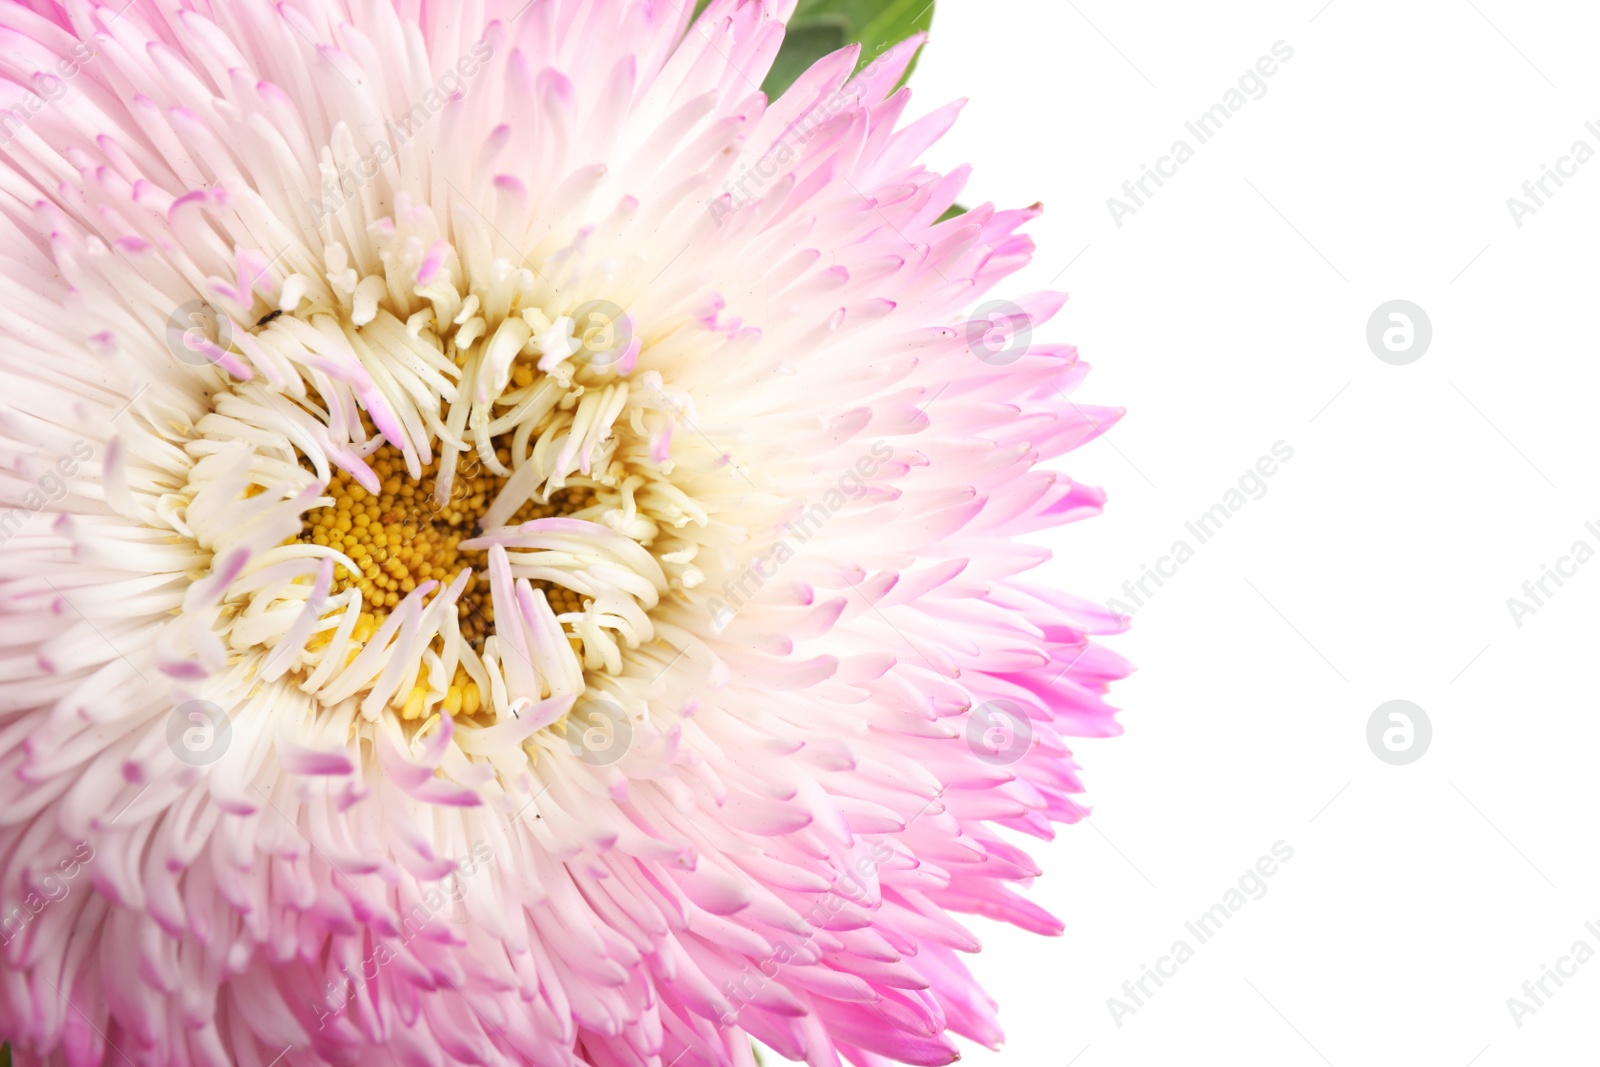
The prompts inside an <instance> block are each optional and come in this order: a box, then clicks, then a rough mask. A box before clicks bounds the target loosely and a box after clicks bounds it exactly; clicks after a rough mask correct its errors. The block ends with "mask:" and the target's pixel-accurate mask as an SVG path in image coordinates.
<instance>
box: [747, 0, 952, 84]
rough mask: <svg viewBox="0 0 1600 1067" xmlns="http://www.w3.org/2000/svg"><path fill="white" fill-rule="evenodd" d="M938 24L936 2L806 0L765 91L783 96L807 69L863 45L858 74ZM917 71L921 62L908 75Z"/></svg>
mask: <svg viewBox="0 0 1600 1067" xmlns="http://www.w3.org/2000/svg"><path fill="white" fill-rule="evenodd" d="M932 25H933V0H800V5H799V7H797V8H796V9H795V12H794V18H792V19H790V20H789V33H788V36H787V37H785V38H784V42H783V48H782V50H780V51H779V52H778V58H777V60H776V61H775V62H774V63H773V64H772V71H771V72H770V73H769V74H768V75H767V80H766V81H765V82H763V83H762V85H761V88H762V90H763V91H765V92H766V94H767V96H768V97H774V98H775V97H777V96H778V94H780V93H782V92H783V91H784V90H785V89H787V88H789V86H790V85H792V84H793V83H794V80H795V79H796V78H798V77H799V76H800V75H801V74H803V73H805V71H806V69H807V68H808V67H810V66H811V64H813V63H815V62H816V61H817V60H819V59H821V58H822V57H823V56H825V55H827V54H828V53H830V52H836V51H838V50H839V49H841V48H843V47H844V46H845V45H847V44H860V45H861V61H860V62H859V63H858V64H857V69H858V70H859V69H860V68H861V67H864V66H866V65H867V64H868V63H871V62H872V61H873V60H874V59H876V58H877V57H878V56H880V55H882V54H883V53H884V52H886V51H887V50H888V49H889V48H891V47H892V46H894V45H897V44H899V43H900V42H901V41H903V40H905V39H906V38H907V37H910V36H911V35H912V34H914V33H916V32H918V31H923V32H926V31H927V30H928V28H929V27H931V26H932ZM915 66H916V59H915V57H913V58H912V61H911V66H910V67H907V68H906V76H907V77H910V75H911V70H912V68H914V67H915Z"/></svg>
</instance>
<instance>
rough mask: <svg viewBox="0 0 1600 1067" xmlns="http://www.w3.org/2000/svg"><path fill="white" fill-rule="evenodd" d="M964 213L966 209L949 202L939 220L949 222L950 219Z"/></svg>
mask: <svg viewBox="0 0 1600 1067" xmlns="http://www.w3.org/2000/svg"><path fill="white" fill-rule="evenodd" d="M966 213H967V209H966V208H964V207H962V206H961V205H960V204H951V205H950V206H949V207H947V208H945V209H944V214H943V215H940V216H939V221H940V222H949V221H950V220H951V219H954V218H959V217H960V216H962V215H965V214H966Z"/></svg>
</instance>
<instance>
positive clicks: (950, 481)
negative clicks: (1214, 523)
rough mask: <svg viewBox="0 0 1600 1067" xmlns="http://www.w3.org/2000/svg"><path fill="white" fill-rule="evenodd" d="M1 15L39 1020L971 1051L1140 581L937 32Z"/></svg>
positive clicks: (551, 17)
mask: <svg viewBox="0 0 1600 1067" xmlns="http://www.w3.org/2000/svg"><path fill="white" fill-rule="evenodd" d="M685 6H687V5H684V6H680V5H676V4H674V3H672V2H670V0H668V2H663V0H581V2H580V0H533V2H532V3H526V0H515V2H513V3H501V2H498V0H486V2H484V3H473V4H462V5H453V4H442V5H432V4H429V5H423V4H417V3H410V2H406V3H392V4H391V3H389V2H386V0H375V2H373V3H365V4H356V3H348V2H336V0H286V2H284V3H281V4H277V5H270V4H263V3H244V2H235V0H218V2H214V3H205V2H193V3H191V2H187V0H186V2H183V3H178V2H156V0H132V2H131V3H128V4H127V6H126V7H102V6H97V5H95V4H93V3H90V2H78V0H64V2H56V0H33V2H29V3H20V2H16V0H5V2H4V3H0V26H3V28H4V29H3V34H4V47H3V48H0V68H3V72H4V76H3V83H4V92H5V94H6V95H5V98H4V100H0V104H4V105H5V106H6V107H7V108H9V110H8V111H6V112H5V113H4V114H3V115H0V129H3V134H4V144H3V146H0V197H3V200H0V256H3V257H4V259H3V270H0V337H3V341H0V375H3V379H0V380H3V385H4V389H3V394H0V404H3V409H0V450H3V452H4V455H5V460H6V466H7V468H8V469H7V471H6V473H5V475H4V477H3V480H0V500H3V507H0V537H3V538H4V551H3V553H0V629H3V631H4V641H3V645H0V928H3V929H0V941H3V943H4V944H3V949H0V959H3V967H0V1035H4V1036H5V1037H7V1038H9V1039H10V1040H11V1042H12V1045H13V1048H14V1049H15V1051H16V1052H17V1054H18V1056H19V1058H20V1060H22V1061H23V1062H37V1063H60V1064H71V1065H74V1067H76V1065H89V1064H101V1063H108V1064H109V1063H113V1062H123V1061H126V1062H129V1063H134V1064H162V1065H168V1064H170V1065H189V1064H238V1065H241V1067H260V1065H267V1064H272V1063H282V1064H284V1065H286V1067H293V1065H313V1064H353V1063H363V1064H380V1063H404V1064H430V1065H431V1064H444V1063H457V1062H459V1063H473V1064H531V1065H538V1067H568V1065H577V1064H589V1065H596V1067H621V1065H651V1067H663V1065H667V1064H676V1065H679V1067H707V1065H741V1067H748V1065H749V1064H751V1063H752V1062H753V1058H752V1051H751V1039H752V1038H755V1039H758V1040H759V1041H760V1042H762V1043H764V1044H766V1045H768V1046H770V1047H771V1048H773V1049H775V1050H777V1051H778V1052H780V1053H782V1054H783V1055H785V1056H789V1057H791V1058H794V1059H801V1060H805V1061H806V1062H808V1063H810V1064H813V1065H827V1064H838V1063H841V1062H849V1063H852V1064H857V1065H861V1067H872V1065H884V1064H889V1063H895V1062H899V1063H908V1064H943V1063H948V1062H950V1061H951V1060H953V1059H955V1058H956V1047H955V1045H954V1043H953V1040H952V1035H964V1036H965V1037H968V1038H970V1039H972V1040H975V1041H978V1042H983V1043H986V1044H991V1045H992V1044H995V1043H997V1042H998V1041H999V1040H1000V1030H999V1028H998V1026H997V1023H996V1020H995V1012H994V1007H993V1005H992V1004H991V1003H990V1001H989V1000H988V999H987V998H986V997H985V996H984V994H983V993H982V992H981V990H980V989H979V988H978V987H977V985H976V984H975V982H974V980H973V979H972V978H971V977H970V975H969V974H968V971H967V970H966V968H965V966H964V965H963V963H962V962H961V959H960V955H959V954H960V953H964V952H970V951H974V950H976V949H977V947H978V945H977V941H976V940H975V939H974V938H973V936H972V935H971V934H970V933H969V932H968V931H967V930H966V929H965V928H964V927H963V926H962V925H961V922H960V920H959V918H958V916H959V915H961V914H963V913H965V914H974V915H982V916H987V917H990V918H995V919H1000V920H1004V921H1007V922H1010V923H1014V924H1016V925H1018V926H1021V927H1023V928H1025V929H1028V930H1033V931H1037V932H1040V933H1053V932H1058V931H1059V929H1060V926H1059V924H1058V923H1057V921H1056V920H1055V919H1053V918H1051V917H1050V916H1048V915H1047V914H1045V913H1044V912H1043V911H1042V910H1041V909H1040V908H1038V907H1037V906H1036V905H1034V904H1032V903H1030V902H1029V901H1028V900H1027V899H1026V898H1025V897H1024V896H1022V895H1021V894H1019V893H1018V892H1017V890H1016V886H1017V885H1018V884H1025V883H1027V882H1028V881H1029V880H1030V879H1031V878H1032V877H1033V876H1034V875H1035V874H1037V873H1038V869H1037V868H1036V866H1035V865H1034V863H1033V862H1032V861H1031V860H1030V859H1029V857H1028V855H1027V853H1026V852H1025V851H1024V850H1023V849H1022V848H1020V847H1019V846H1018V845H1017V844H1016V843H1015V842H1014V838H1013V837H1011V836H1005V835H1003V834H1002V831H1003V830H1014V831H1020V832H1022V833H1024V834H1031V835H1034V836H1037V837H1048V836H1049V835H1050V834H1051V826H1052V824H1053V823H1059V822H1072V821H1075V820H1076V819H1078V818H1080V817H1081V815H1082V814H1083V809H1082V808H1081V807H1080V806H1079V805H1078V804H1077V802H1076V801H1075V800H1074V799H1073V796H1074V794H1076V793H1078V792H1079V791H1080V785H1079V782H1078V778H1077V774H1076V767H1075V765H1074V763H1073V762H1072V760H1071V756H1070V753H1069V752H1068V751H1067V748H1066V746H1065V744H1064V741H1063V738H1064V737H1065V736H1067V735H1087V736H1102V735H1108V734H1111V733H1115V732H1116V729H1117V728H1116V725H1115V723H1114V722H1113V720H1112V712H1111V709H1110V708H1109V707H1108V706H1107V705H1106V704H1105V703H1104V699H1103V697H1104V693H1105V690H1106V687H1107V685H1108V684H1109V683H1110V681H1112V680H1113V679H1115V678H1117V677H1120V676H1121V675H1122V674H1124V673H1125V665H1124V664H1123V663H1122V661H1121V660H1120V659H1118V658H1117V657H1116V656H1115V655H1113V654H1111V653H1109V652H1107V651H1105V650H1103V649H1101V648H1100V647H1099V646H1097V645H1096V644H1094V643H1092V642H1091V636H1093V635H1097V634H1102V633H1108V632H1112V631H1115V630H1116V629H1118V628H1119V626H1120V620H1119V619H1117V618H1115V617H1112V616H1110V615H1108V614H1107V613H1106V612H1105V611H1104V610H1103V609H1099V608H1097V607H1095V606H1094V605H1092V604H1090V603H1088V602H1086V601H1083V600H1079V599H1077V598H1074V597H1071V596H1068V595H1065V594H1063V593H1059V592H1055V591H1051V590H1049V589H1045V588H1041V587H1039V586H1038V585H1036V584H1032V583H1030V582H1029V581H1028V580H1027V578H1026V577H1025V575H1026V572H1028V571H1029V570H1030V569H1031V568H1033V567H1035V566H1036V565H1037V564H1039V563H1040V562H1041V561H1043V560H1044V559H1045V558H1047V556H1048V552H1047V551H1046V550H1045V549H1043V548H1040V547H1038V546H1037V545H1035V544H1033V543H1030V542H1027V541H1023V540H1019V537H1020V536H1021V535H1023V534H1027V533H1029V532H1032V531H1038V530H1043V529H1048V528H1051V527H1055V526H1058V525H1060V524H1063V523H1066V522H1070V521H1072V520H1075V519H1078V518H1081V517H1084V516H1088V515H1091V514H1093V513H1095V512H1096V511H1098V509H1099V507H1100V505H1101V502H1102V495H1101V493H1100V492H1099V491H1097V490H1095V489H1093V488H1090V487H1087V486H1082V485H1079V484H1076V483H1074V482H1072V481H1071V480H1069V479H1068V478H1067V477H1066V476H1065V475H1064V474H1061V473H1059V472H1057V471H1055V470H1053V469H1049V468H1046V467H1044V466H1041V464H1043V463H1045V462H1046V461H1049V460H1051V459H1053V458H1055V457H1058V456H1060V455H1061V454H1063V453H1065V452H1067V451H1069V450H1071V449H1073V448H1075V447H1077V446H1079V445H1081V444H1083V443H1084V442H1086V441H1088V440H1090V439H1091V438H1093V437H1094V436H1095V435H1096V434H1098V433H1099V432H1101V431H1102V430H1104V429H1105V428H1106V427H1107V426H1108V425H1109V424H1110V423H1111V422H1112V421H1113V420H1114V418H1115V416H1116V414H1117V412H1115V411H1110V410H1105V409H1098V408H1091V407H1087V406H1079V405H1076V404H1073V403H1071V402H1069V401H1068V400H1067V399H1066V397H1067V394H1068V393H1069V392H1071V390H1072V389H1073V388H1074V387H1075V386H1076V385H1077V383H1078V382H1079V381H1080V380H1081V378H1082V377H1083V374H1084V372H1085V370H1086V368H1085V366H1084V365H1083V364H1081V363H1079V362H1078V361H1077V358H1076V353H1075V352H1074V351H1073V350H1072V349H1071V348H1069V347H1066V346H1057V345H1048V344H1044V343H1041V342H1040V341H1038V340H1037V339H1036V337H1034V336H1033V335H1035V334H1036V332H1037V330H1038V329H1039V327H1040V326H1042V325H1043V324H1044V323H1046V322H1047V321H1048V320H1049V319H1050V318H1051V316H1052V315H1053V314H1054V313H1055V312H1056V311H1057V309H1058V308H1059V306H1060V303H1061V298H1060V297H1058V296H1055V295H1052V294H1036V295H1033V296H1027V297H1018V298H1016V302H1015V303H1014V304H990V305H982V306H981V307H980V311H979V313H978V314H976V315H975V316H971V317H970V318H969V317H968V316H967V314H966V310H967V309H970V308H971V307H973V306H974V305H975V304H978V303H979V302H980V301H981V300H982V299H983V298H984V296H985V294H986V293H987V292H988V291H989V290H991V288H992V287H993V286H995V285H996V284H997V283H998V282H1000V281H1002V280H1003V279H1004V278H1005V277H1006V276H1007V275H1008V274H1010V273H1012V272H1013V271H1015V270H1016V269H1017V268H1018V267H1020V266H1021V265H1022V264H1024V263H1025V262H1026V261H1027V260H1028V258H1029V255H1030V253H1031V250H1032V245H1031V242H1030V241H1029V240H1028V238H1026V237H1025V236H1022V235H1021V234H1020V233H1019V229H1020V228H1021V227H1022V225H1023V224H1024V223H1025V222H1027V221H1028V220H1029V219H1030V218H1032V217H1033V216H1034V215H1035V214H1036V213H1037V209H1036V208H1029V209H1025V210H1008V211H1002V210H996V209H994V208H992V207H990V206H983V207H979V208H975V209H973V210H971V211H969V212H967V213H966V214H964V215H960V216H959V217H956V218H952V219H949V220H947V221H943V222H941V221H939V219H940V218H941V216H942V215H943V214H944V213H945V211H946V209H948V208H949V207H950V206H951V205H952V203H953V202H954V200H955V197H956V196H957V194H958V193H959V192H960V190H961V189H962V187H963V185H964V183H965V181H966V178H967V171H966V169H964V168H963V169H962V170H960V171H957V172H955V173H952V174H948V175H941V174H936V173H933V172H931V171H928V170H926V169H925V168H923V167H922V166H920V165H919V163H918V162H917V161H918V158H919V156H920V154H921V153H922V152H923V151H924V150H925V149H926V148H927V147H928V146H929V145H930V144H931V143H933V142H934V141H935V140H937V139H938V138H939V137H940V136H941V135H942V134H943V133H944V132H945V130H946V129H947V128H948V127H949V126H950V124H951V123H952V122H953V121H954V119H955V117H956V112H957V108H956V107H954V106H947V107H943V108H940V109H938V110H935V111H933V112H931V113H930V114H928V115H926V116H925V117H923V118H920V119H917V120H916V121H906V120H905V118H904V113H905V111H906V109H907V105H908V96H909V94H908V92H907V90H905V89H901V88H897V83H898V81H899V80H900V77H901V74H902V72H903V71H904V70H905V68H906V66H907V64H908V63H909V61H910V60H911V58H912V56H913V55H914V53H915V50H916V48H917V47H918V45H919V43H920V42H919V40H917V39H913V40H910V41H907V42H905V43H904V44H902V45H899V46H897V47H894V48H892V49H890V50H888V51H887V52H885V53H884V54H883V55H881V56H879V57H877V58H875V59H874V61H873V62H872V63H870V64H869V65H867V66H866V67H865V68H864V69H863V70H861V72H860V73H855V68H856V67H857V65H858V54H857V50H856V49H855V48H850V49H846V50H844V51H842V52H840V53H838V54H835V55H832V56H829V57H827V58H825V59H823V60H822V61H821V62H819V63H817V64H816V65H815V66H814V67H813V68H812V69H810V70H809V71H808V72H807V73H806V74H804V75H803V76H802V77H801V78H800V79H799V80H798V81H797V82H796V83H795V84H794V85H793V87H792V88H790V89H789V90H788V91H787V92H786V93H784V94H783V95H782V96H781V97H780V98H778V99H776V100H770V101H769V100H768V99H767V98H766V97H765V96H763V94H762V93H760V92H759V91H758V90H757V88H756V86H757V85H759V84H760V81H761V79H762V76H763V74H764V72H765V71H766V70H767V68H768V67H769V65H770V64H771V63H772V60H773V57H774V56H775V54H776V52H777V50H778V47H779V45H780V43H781V41H782V39H783V33H784V20H785V19H786V18H787V17H788V15H789V13H790V11H791V10H792V8H793V6H794V0H764V2H763V0H714V2H713V3H711V4H710V6H709V8H708V9H707V10H706V11H705V12H704V14H703V15H702V16H700V18H699V19H698V21H695V22H693V23H692V24H691V20H690V12H688V11H686V10H685V9H684V8H685Z"/></svg>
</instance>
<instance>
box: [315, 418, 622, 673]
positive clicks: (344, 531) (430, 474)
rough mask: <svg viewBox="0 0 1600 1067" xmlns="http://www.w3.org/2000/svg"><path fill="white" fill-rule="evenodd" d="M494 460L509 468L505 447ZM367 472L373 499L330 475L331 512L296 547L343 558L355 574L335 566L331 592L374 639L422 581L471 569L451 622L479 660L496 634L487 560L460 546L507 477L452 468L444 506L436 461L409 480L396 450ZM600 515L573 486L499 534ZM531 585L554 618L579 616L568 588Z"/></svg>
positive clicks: (378, 456)
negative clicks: (347, 596) (350, 606)
mask: <svg viewBox="0 0 1600 1067" xmlns="http://www.w3.org/2000/svg"><path fill="white" fill-rule="evenodd" d="M496 458H498V459H499V461H500V462H501V463H502V464H508V463H509V462H510V459H511V457H510V453H509V451H507V450H506V449H504V448H502V449H500V450H498V452H497V457H496ZM371 466H372V470H373V473H374V474H376V475H377V476H378V483H379V486H378V492H377V493H376V494H374V493H371V492H369V491H368V490H367V489H366V488H365V487H364V486H362V485H359V484H358V483H357V482H356V481H355V479H354V478H352V477H351V476H350V475H349V474H348V473H346V472H345V471H342V470H341V471H336V472H335V474H334V478H333V480H332V482H331V483H330V484H329V486H328V495H329V496H331V497H332V498H333V504H332V505H331V506H328V507H323V508H316V509H314V510H312V511H311V512H309V513H308V514H307V516H306V522H305V527H304V528H303V529H302V530H301V532H300V536H299V538H298V539H297V540H298V541H299V542H300V543H302V544H314V545H322V546H324V547H326V548H332V549H334V550H335V551H338V552H342V553H344V555H345V556H346V557H348V558H349V559H350V561H351V562H353V563H354V564H355V565H356V567H357V568H358V570H356V571H354V572H352V571H351V570H350V568H349V566H348V565H346V564H344V563H340V564H338V565H337V566H336V567H335V569H334V585H333V592H334V593H343V592H345V591H346V590H349V589H352V588H355V589H359V590H360V591H361V601H362V605H363V611H362V616H361V623H360V624H358V630H359V629H362V628H365V629H368V630H372V631H376V630H377V628H378V627H379V626H380V625H382V623H383V620H384V619H385V618H387V617H388V615H389V612H390V610H391V609H393V608H394V607H395V606H396V605H398V604H399V603H400V601H401V599H403V598H404V597H405V595H406V594H407V593H409V592H411V591H412V590H414V589H415V588H416V587H417V586H418V585H421V584H422V583H423V582H427V581H430V580H433V581H437V582H439V584H440V587H441V588H443V587H445V586H448V585H449V584H450V583H451V582H452V581H454V580H455V578H456V577H457V576H458V575H459V574H460V573H461V572H462V571H463V570H465V569H467V568H469V567H470V568H471V569H472V573H471V574H470V575H469V576H468V577H467V584H466V588H465V589H464V591H463V592H462V594H461V598H460V599H459V600H458V601H457V602H456V614H457V615H458V616H459V625H460V627H461V635H462V637H464V638H466V639H467V640H468V641H469V642H471V643H472V645H473V647H474V648H476V649H478V650H479V651H482V648H483V642H484V639H485V638H486V637H487V636H488V635H489V634H490V633H493V632H494V604H493V601H492V600H491V598H490V597H489V595H488V581H487V578H486V577H485V576H484V567H485V565H486V562H487V558H488V553H487V552H483V551H473V550H469V549H463V548H461V542H462V541H466V540H469V539H471V538H473V537H476V536H478V535H479V534H481V533H482V532H483V530H482V528H481V526H480V520H481V519H482V518H483V516H484V514H485V513H486V512H487V511H488V509H489V505H490V504H492V503H493V502H494V501H495V499H496V498H497V497H498V496H499V495H500V491H501V490H502V489H503V488H504V487H505V484H506V482H507V481H509V480H510V479H509V477H505V476H500V475H496V474H494V473H492V472H490V471H488V470H486V469H485V468H484V466H483V464H481V463H478V462H476V461H475V460H471V459H469V460H468V461H467V462H465V463H463V464H460V465H459V466H458V467H457V469H456V474H455V478H454V479H453V480H452V482H451V486H450V498H449V500H448V501H446V502H445V503H442V504H441V503H440V502H439V501H438V500H437V499H436V498H435V495H434V489H435V480H436V477H437V473H438V462H437V460H435V461H434V462H431V463H428V464H426V465H424V466H423V468H422V477H421V478H420V479H413V478H412V477H411V476H410V475H409V473H408V472H407V471H406V464H405V459H404V458H403V457H402V456H401V454H400V450H399V449H397V448H395V447H394V446H393V445H387V444H386V445H383V446H382V447H381V448H379V449H378V450H377V451H376V452H375V453H374V454H373V456H372V459H371ZM598 510H599V509H598V507H597V502H596V499H595V495H594V492H593V490H592V489H590V488H589V487H587V486H581V485H574V486H569V487H567V488H565V489H562V490H559V491H556V492H553V493H551V494H550V499H549V500H548V501H547V502H544V501H540V500H539V499H537V498H536V497H535V498H530V499H529V500H527V501H525V502H524V503H523V504H522V506H521V507H519V508H518V509H517V511H516V512H515V513H514V514H513V515H512V517H511V519H510V520H508V522H507V523H506V525H508V526H515V525H518V524H520V523H524V522H528V521H531V520H533V519H546V518H564V517H574V518H592V517H593V516H592V515H586V514H585V512H589V511H595V512H598ZM533 584H534V585H535V586H536V587H537V588H539V589H541V590H543V592H544V595H545V598H546V599H547V600H548V601H549V602H550V607H551V609H552V610H553V611H554V612H555V613H556V615H557V617H558V618H559V617H560V616H562V615H571V614H576V613H578V612H581V611H583V610H584V608H585V604H584V602H583V599H582V598H581V597H580V596H579V595H578V594H577V593H576V592H574V591H573V590H571V589H568V588H566V587H564V586H561V585H557V584H555V583H553V582H546V581H538V582H535V583H533ZM435 595H437V593H436V594H435Z"/></svg>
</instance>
